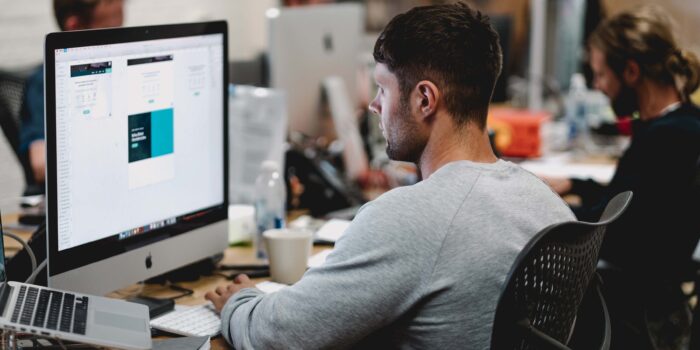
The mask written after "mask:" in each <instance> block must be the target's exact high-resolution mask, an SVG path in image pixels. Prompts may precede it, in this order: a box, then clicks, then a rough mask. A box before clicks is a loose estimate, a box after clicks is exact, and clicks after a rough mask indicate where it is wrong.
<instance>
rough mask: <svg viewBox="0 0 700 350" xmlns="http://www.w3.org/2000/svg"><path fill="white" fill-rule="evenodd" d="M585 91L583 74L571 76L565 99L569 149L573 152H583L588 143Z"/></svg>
mask: <svg viewBox="0 0 700 350" xmlns="http://www.w3.org/2000/svg"><path fill="white" fill-rule="evenodd" d="M587 91H588V90H587V88H586V79H585V78H584V77H583V74H581V73H575V74H574V75H572V76H571V84H570V85H569V94H568V96H567V97H566V120H567V123H568V125H569V135H568V140H569V147H570V148H571V149H572V150H574V151H585V149H586V147H587V143H588V138H589V132H588V122H587V113H588V110H587V103H586V102H587V101H586V98H587Z"/></svg>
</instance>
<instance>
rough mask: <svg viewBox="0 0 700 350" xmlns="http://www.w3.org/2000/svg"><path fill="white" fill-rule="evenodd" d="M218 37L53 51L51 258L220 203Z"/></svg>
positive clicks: (220, 38)
mask: <svg viewBox="0 0 700 350" xmlns="http://www.w3.org/2000/svg"><path fill="white" fill-rule="evenodd" d="M222 51H223V35H221V34H211V35H201V36H195V37H184V38H173V39H162V40H148V41H139V42H131V43H121V44H112V45H100V46H86V47H78V48H59V49H56V50H55V57H56V66H55V67H56V68H55V78H56V144H57V161H58V162H57V169H56V170H57V173H56V175H57V180H58V188H57V189H58V191H57V193H56V195H57V198H56V199H57V201H58V213H57V214H58V250H59V251H63V250H66V249H70V248H73V247H76V246H80V245H83V244H86V243H90V242H93V241H97V240H100V239H125V238H129V237H131V236H133V235H138V234H148V232H149V231H151V230H153V229H156V228H160V227H164V226H167V225H171V224H174V223H176V222H177V220H182V219H184V218H186V217H187V216H190V215H196V214H197V213H198V212H199V211H202V210H207V209H209V208H211V207H214V206H216V205H219V204H221V203H222V202H223V194H224V192H223V187H222V186H223V181H222V178H221V177H222V176H223V169H222V167H223V163H222V162H221V159H222V158H223V152H224V150H223V147H222V145H223V140H222V138H223V135H222V133H221V130H222V128H223V118H222V117H221V116H222V114H223V103H222V98H223V96H222V95H221V89H222V88H223V84H224V82H223V81H222V79H221V69H222V65H221V62H222V59H223V55H222Z"/></svg>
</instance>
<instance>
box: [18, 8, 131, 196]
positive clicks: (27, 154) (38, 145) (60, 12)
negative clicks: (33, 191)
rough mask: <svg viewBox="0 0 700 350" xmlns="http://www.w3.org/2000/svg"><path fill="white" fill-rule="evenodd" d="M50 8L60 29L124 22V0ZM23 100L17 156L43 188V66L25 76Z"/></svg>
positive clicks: (44, 148)
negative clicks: (25, 161) (28, 167)
mask: <svg viewBox="0 0 700 350" xmlns="http://www.w3.org/2000/svg"><path fill="white" fill-rule="evenodd" d="M53 8H54V15H55V16H56V22H57V23H58V26H59V27H60V28H61V30H62V31H69V30H79V29H95V28H107V27H120V26H121V25H122V24H123V22H124V0H54V1H53ZM23 103H24V108H23V109H22V116H21V127H20V156H21V157H23V158H25V159H28V161H29V166H30V169H31V171H32V175H33V178H34V181H35V184H34V185H38V186H39V187H40V188H43V183H44V176H45V175H44V172H45V170H46V145H45V142H44V67H43V66H39V67H38V68H37V69H36V71H35V72H34V73H33V74H32V75H31V76H30V77H29V78H28V79H27V82H26V87H25V95H24V102H23ZM28 185H33V184H28Z"/></svg>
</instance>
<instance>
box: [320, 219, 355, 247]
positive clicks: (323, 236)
mask: <svg viewBox="0 0 700 350" xmlns="http://www.w3.org/2000/svg"><path fill="white" fill-rule="evenodd" d="M350 222H351V221H348V220H340V219H331V220H328V222H326V223H325V224H324V225H323V226H321V228H319V229H318V231H316V237H315V239H316V240H319V241H326V242H332V243H335V242H336V241H337V240H338V239H339V238H340V236H342V235H343V233H345V230H346V229H347V228H348V226H350Z"/></svg>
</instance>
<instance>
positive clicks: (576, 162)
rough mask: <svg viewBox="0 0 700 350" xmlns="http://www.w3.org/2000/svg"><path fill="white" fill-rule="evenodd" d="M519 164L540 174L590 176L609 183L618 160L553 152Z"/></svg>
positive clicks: (600, 181)
mask: <svg viewBox="0 0 700 350" xmlns="http://www.w3.org/2000/svg"><path fill="white" fill-rule="evenodd" d="M518 165H520V166H521V167H523V168H524V169H525V170H528V171H530V172H531V173H533V174H536V175H538V176H548V177H564V178H579V179H587V178H590V179H593V180H595V181H597V182H599V183H609V182H610V180H611V179H612V177H613V175H614V174H615V168H616V167H617V165H616V162H615V161H614V160H612V159H610V158H607V157H592V156H589V157H586V158H585V159H577V158H575V157H573V156H572V155H571V154H570V153H552V154H548V155H546V156H543V157H541V158H537V159H528V160H525V161H522V162H520V163H518Z"/></svg>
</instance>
